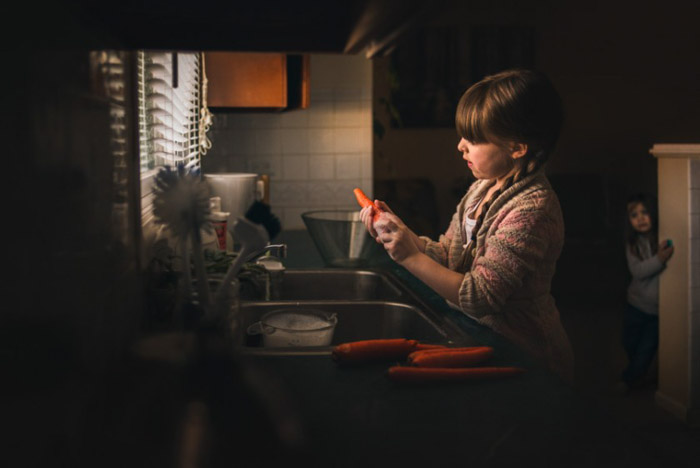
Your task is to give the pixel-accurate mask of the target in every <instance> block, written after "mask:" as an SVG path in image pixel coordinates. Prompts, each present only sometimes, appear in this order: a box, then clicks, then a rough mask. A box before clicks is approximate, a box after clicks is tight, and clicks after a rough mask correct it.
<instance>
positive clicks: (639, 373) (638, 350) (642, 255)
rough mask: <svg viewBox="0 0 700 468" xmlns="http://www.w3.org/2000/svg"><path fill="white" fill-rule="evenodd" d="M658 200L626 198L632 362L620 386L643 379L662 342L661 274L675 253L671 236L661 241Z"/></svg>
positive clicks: (627, 343) (627, 340)
mask: <svg viewBox="0 0 700 468" xmlns="http://www.w3.org/2000/svg"><path fill="white" fill-rule="evenodd" d="M656 226H657V217H656V204H655V203H654V200H653V198H652V197H651V196H649V195H647V194H637V195H633V196H631V197H630V198H629V199H628V200H627V223H626V231H627V232H626V235H627V239H626V240H627V246H626V247H627V248H626V249H625V251H626V254H627V265H628V267H629V270H630V273H631V274H632V281H631V282H630V285H629V287H628V288H627V306H626V308H625V313H624V317H623V332H622V344H623V346H624V348H625V351H626V352H627V357H628V359H629V363H628V365H627V368H626V369H625V370H624V371H623V373H622V385H621V388H620V389H621V390H623V391H628V390H629V389H630V388H632V387H635V386H637V385H639V384H640V383H642V380H643V378H644V377H645V376H646V373H647V371H648V370H649V366H650V365H651V362H652V360H653V359H654V355H655V354H656V350H657V347H658V342H659V275H660V274H661V272H662V271H663V270H664V268H666V262H667V261H668V259H669V258H670V257H671V254H673V246H672V245H671V242H670V241H668V240H664V241H663V242H661V243H658V238H657V227H656Z"/></svg>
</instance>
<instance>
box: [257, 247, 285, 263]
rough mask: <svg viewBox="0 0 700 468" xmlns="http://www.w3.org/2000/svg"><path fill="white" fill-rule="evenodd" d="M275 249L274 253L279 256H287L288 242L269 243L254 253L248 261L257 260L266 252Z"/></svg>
mask: <svg viewBox="0 0 700 468" xmlns="http://www.w3.org/2000/svg"><path fill="white" fill-rule="evenodd" d="M273 251H274V252H275V253H274V254H273V255H275V256H276V257H277V258H287V244H269V245H266V246H265V247H264V248H263V249H261V250H259V251H257V252H256V253H254V254H252V255H251V257H250V260H248V261H253V260H256V259H258V258H260V257H262V256H263V255H265V254H266V253H268V252H273Z"/></svg>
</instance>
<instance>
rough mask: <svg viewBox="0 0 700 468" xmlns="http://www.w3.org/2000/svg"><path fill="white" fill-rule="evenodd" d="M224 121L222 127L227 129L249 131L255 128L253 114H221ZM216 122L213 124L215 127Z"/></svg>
mask: <svg viewBox="0 0 700 468" xmlns="http://www.w3.org/2000/svg"><path fill="white" fill-rule="evenodd" d="M221 117H222V118H223V119H224V122H223V124H222V127H224V128H227V129H239V128H240V129H251V128H254V127H255V122H254V120H253V117H254V115H253V114H238V113H237V114H221ZM217 125H218V122H217V121H215V122H214V126H217Z"/></svg>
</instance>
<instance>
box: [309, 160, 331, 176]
mask: <svg viewBox="0 0 700 468" xmlns="http://www.w3.org/2000/svg"><path fill="white" fill-rule="evenodd" d="M334 178H335V158H333V155H332V154H319V155H312V156H309V180H331V179H334Z"/></svg>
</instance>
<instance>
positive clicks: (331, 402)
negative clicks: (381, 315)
mask: <svg viewBox="0 0 700 468" xmlns="http://www.w3.org/2000/svg"><path fill="white" fill-rule="evenodd" d="M275 242H286V243H287V244H288V246H289V250H288V257H287V258H286V259H285V261H284V262H285V265H286V266H287V267H288V268H318V267H322V266H323V262H322V261H321V258H320V256H319V255H318V253H317V251H316V250H315V247H314V245H313V242H312V241H311V239H310V237H309V236H308V234H307V233H306V231H289V232H283V233H282V234H281V235H280V236H279V238H277V239H275ZM370 268H373V269H382V270H384V271H388V272H390V273H391V274H393V275H394V276H395V277H397V278H398V279H399V280H401V281H402V282H404V283H405V284H406V285H407V286H408V287H410V288H411V289H412V290H413V291H414V292H415V293H417V294H418V295H420V297H421V298H422V299H423V300H424V301H425V302H426V303H427V304H428V305H429V306H430V307H431V308H433V309H434V310H435V311H439V312H440V313H444V314H448V315H449V318H450V320H451V321H452V322H453V323H455V324H457V325H458V326H459V327H461V328H462V330H464V331H465V333H466V334H468V335H469V336H470V337H471V338H472V339H473V341H474V342H477V343H481V344H487V345H491V346H493V347H494V350H495V355H494V356H493V361H492V362H493V363H494V364H503V365H517V366H521V367H524V368H526V369H527V373H525V374H523V375H520V376H517V377H512V378H507V379H501V380H492V381H482V382H471V383H466V382H465V383H450V384H432V385H414V386H407V385H400V384H397V383H395V382H392V381H390V380H389V379H388V378H387V376H386V370H387V368H388V366H389V364H372V365H366V366H358V367H351V368H347V367H339V366H337V365H336V364H335V363H334V362H333V361H332V360H331V358H330V357H329V356H328V355H325V356H324V355H322V356H294V357H290V356H284V357H280V356H277V357H275V356H260V355H242V354H234V353H231V352H230V341H227V340H226V338H225V337H223V339H222V336H221V335H220V333H219V330H217V329H214V330H206V329H199V330H197V331H196V332H185V333H182V332H174V333H164V334H156V335H154V336H149V337H144V338H145V339H144V341H143V342H142V341H139V342H137V343H135V345H136V344H143V343H144V342H145V343H150V344H151V345H153V344H155V346H151V350H152V351H155V355H152V356H151V357H150V358H145V357H144V355H143V354H139V353H129V355H128V356H125V357H124V358H123V359H121V360H119V361H117V362H115V363H114V364H112V365H110V366H104V367H100V368H96V369H95V368H89V369H86V368H83V367H81V366H79V365H77V364H75V363H74V362H73V361H70V360H69V359H68V358H67V357H65V356H63V355H62V354H61V353H60V352H56V353H54V355H53V356H52V357H51V359H47V360H43V359H42V360H38V359H35V360H33V361H27V362H33V363H35V364H34V365H32V366H29V365H22V366H19V365H16V366H14V368H13V369H14V371H13V370H12V369H11V371H10V372H9V373H8V374H7V376H8V378H7V379H6V381H5V382H4V385H3V387H4V390H5V393H6V398H4V399H3V402H4V403H5V404H4V405H3V407H2V408H3V418H4V421H5V428H6V429H7V431H6V432H9V434H8V435H7V437H5V438H4V442H5V448H6V449H5V450H3V451H2V456H0V460H3V461H6V462H5V463H1V464H2V465H3V466H13V467H15V466H27V467H44V466H71V467H73V468H75V467H82V466H85V467H94V466H100V467H115V468H117V467H119V468H121V467H124V466H129V467H132V468H133V467H141V466H143V467H154V466H158V467H161V466H163V467H171V466H172V467H189V466H201V467H219V466H221V467H229V466H239V467H256V468H258V467H268V466H275V467H278V466H294V465H297V464H300V465H302V466H306V467H317V466H318V467H367V466H382V467H386V466H392V467H393V466H420V467H426V466H430V467H433V466H469V467H500V466H503V467H511V466H519V467H522V466H526V467H529V466H537V467H543V466H544V467H547V466H551V467H607V466H610V467H615V468H618V467H623V466H624V467H630V468H632V467H634V468H640V467H652V466H662V465H660V464H658V457H655V456H654V453H652V451H653V447H652V446H649V445H648V444H645V443H644V441H642V440H638V438H635V437H636V436H635V435H633V434H631V433H629V431H625V430H624V428H622V427H621V426H620V424H619V423H617V422H615V420H614V419H613V418H612V416H611V415H609V414H608V413H606V411H604V410H603V409H601V408H600V407H598V406H597V405H596V404H595V402H591V401H587V400H586V399H585V398H583V397H581V396H580V395H578V394H577V393H576V391H575V389H573V388H572V387H570V386H569V385H567V384H565V383H563V382H562V381H560V380H559V379H558V378H557V377H556V376H554V375H552V374H550V373H549V372H547V371H545V370H544V369H543V368H542V367H540V366H538V365H537V364H536V363H535V362H531V361H530V360H529V359H528V358H527V356H525V355H524V354H523V353H522V352H520V351H519V350H518V349H516V348H515V347H514V346H512V345H511V344H510V343H509V342H507V341H506V340H504V339H502V338H501V337H499V336H498V335H496V334H495V333H493V332H491V331H490V330H489V329H487V328H485V327H482V326H480V325H478V324H477V323H475V322H474V321H472V320H470V319H469V318H468V317H466V316H464V315H463V314H461V313H460V312H458V311H455V310H453V309H451V308H449V307H448V306H447V304H446V303H445V301H444V300H442V299H441V298H440V297H439V296H437V295H436V294H435V293H434V292H433V291H432V290H430V289H429V288H427V286H425V285H424V284H423V283H421V282H420V281H418V280H417V279H416V278H414V277H413V276H412V275H410V274H409V273H408V272H406V271H405V270H403V269H402V268H400V267H398V266H397V265H395V264H394V263H393V262H392V261H391V260H390V259H388V257H386V256H384V257H380V258H377V259H375V260H373V263H372V265H370ZM151 339H153V340H154V341H149V340H151ZM151 354H153V353H151ZM25 361H26V359H25ZM39 364H41V365H39ZM663 466H664V467H668V466H674V465H673V463H669V462H668V461H665V462H664V463H663ZM675 466H681V465H675Z"/></svg>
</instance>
